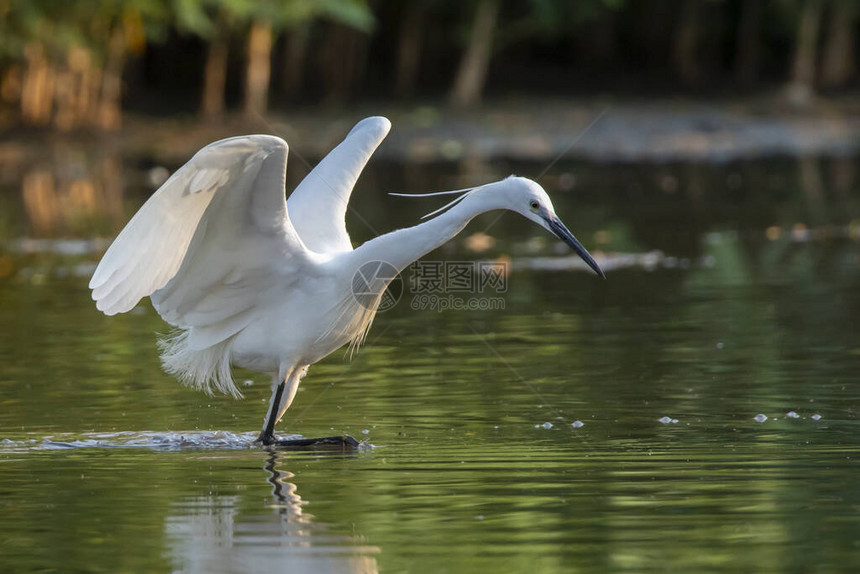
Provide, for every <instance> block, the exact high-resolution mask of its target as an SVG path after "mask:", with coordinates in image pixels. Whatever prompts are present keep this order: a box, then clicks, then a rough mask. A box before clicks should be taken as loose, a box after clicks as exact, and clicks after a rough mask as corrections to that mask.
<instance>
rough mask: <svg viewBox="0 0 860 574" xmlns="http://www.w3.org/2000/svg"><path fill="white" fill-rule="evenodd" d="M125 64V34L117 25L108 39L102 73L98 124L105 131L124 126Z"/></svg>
mask: <svg viewBox="0 0 860 574" xmlns="http://www.w3.org/2000/svg"><path fill="white" fill-rule="evenodd" d="M124 65H125V34H124V32H123V30H122V27H120V26H115V27H114V29H113V31H112V32H111V37H110V40H109V41H108V53H107V60H106V61H105V66H104V72H103V73H102V85H101V93H100V94H99V100H98V111H97V117H96V126H97V127H98V128H100V129H102V130H105V131H114V130H118V129H119V128H120V127H122V70H123V66H124Z"/></svg>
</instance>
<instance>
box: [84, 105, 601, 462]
mask: <svg viewBox="0 0 860 574" xmlns="http://www.w3.org/2000/svg"><path fill="white" fill-rule="evenodd" d="M390 127H391V124H390V122H389V121H388V120H387V119H385V118H382V117H371V118H366V119H364V120H362V121H361V122H359V123H358V124H357V125H356V126H355V127H354V128H353V129H352V130H351V131H350V132H349V134H348V135H347V136H346V138H345V139H344V140H343V142H341V143H340V145H338V146H337V147H336V148H335V149H334V150H332V152H331V153H329V154H328V155H327V156H326V157H325V158H324V159H323V160H322V161H321V162H320V163H319V164H318V165H317V166H316V168H314V169H313V171H311V172H310V174H308V176H307V177H306V178H305V179H304V180H303V181H302V182H301V184H299V186H298V187H296V189H295V190H294V191H293V193H292V194H291V195H290V197H289V200H285V180H286V165H287V150H288V148H287V144H286V142H284V141H283V140H282V139H280V138H278V137H274V136H268V135H249V136H242V137H234V138H229V139H225V140H221V141H217V142H215V143H212V144H210V145H208V146H206V147H204V148H203V149H201V150H200V151H199V152H197V154H195V155H194V157H192V158H191V160H189V161H188V163H186V164H185V165H184V166H182V167H181V168H180V169H179V170H178V171H176V173H174V174H173V175H172V176H171V177H170V178H169V179H168V180H167V181H166V182H165V183H164V185H162V186H161V187H160V188H159V189H158V191H156V192H155V194H153V196H152V197H151V198H149V200H148V201H147V202H146V203H145V204H144V205H143V207H141V208H140V210H139V211H138V212H137V214H135V216H134V217H133V218H132V219H131V221H129V223H128V224H127V225H126V226H125V228H124V229H123V230H122V232H121V233H120V234H119V236H118V237H117V238H116V240H115V241H114V242H113V244H112V245H111V246H110V248H109V249H108V250H107V252H106V253H105V255H104V257H103V258H102V260H101V262H100V263H99V265H98V267H97V268H96V270H95V273H94V274H93V277H92V280H91V281H90V284H89V286H90V289H92V296H93V299H94V300H95V301H96V303H97V307H98V309H99V310H101V311H102V312H104V313H105V314H106V315H114V314H116V313H124V312H126V311H129V310H130V309H132V308H133V307H134V306H135V305H137V303H138V302H139V301H140V300H141V299H142V298H143V297H147V296H148V297H149V298H150V299H151V301H152V304H153V306H154V307H155V309H156V311H158V313H159V314H160V315H161V317H162V318H163V319H164V320H165V321H167V322H168V323H170V324H171V325H173V326H175V327H177V328H178V329H177V330H176V331H175V332H174V334H173V335H171V336H169V337H166V338H163V339H162V340H161V341H159V346H160V347H161V360H162V364H163V366H164V369H165V370H166V371H167V372H168V373H170V374H172V375H174V376H176V377H177V378H178V379H179V380H180V381H182V382H183V383H185V384H186V385H189V386H191V387H194V388H197V389H201V390H204V391H207V392H209V393H211V392H212V391H213V390H218V391H221V392H224V393H227V394H230V395H233V396H234V397H240V396H241V393H240V392H239V390H238V389H237V388H236V385H235V384H234V382H233V379H232V376H231V372H230V367H231V365H235V366H239V367H244V368H247V369H251V370H253V371H257V372H261V373H266V374H269V375H271V377H272V397H271V400H270V403H269V407H268V409H267V414H266V417H265V419H264V422H263V430H262V432H261V433H260V436H259V438H258V441H259V442H261V443H263V444H266V445H268V444H279V445H280V444H283V445H289V444H296V442H295V441H294V442H291V441H278V440H277V439H276V438H275V435H274V428H275V424H276V423H277V422H278V421H279V420H280V419H281V417H282V416H283V414H284V412H285V411H286V410H287V408H288V407H289V406H290V403H292V402H293V398H294V397H295V395H296V390H297V389H298V386H299V381H300V380H301V379H302V377H304V376H305V374H306V373H307V370H308V367H309V366H310V365H312V364H314V363H316V362H317V361H319V360H320V359H322V358H323V357H325V356H326V355H328V354H330V353H331V352H333V351H335V350H336V349H338V348H339V347H341V346H343V345H345V344H347V343H351V344H353V345H358V344H360V343H361V342H362V340H363V339H364V337H365V335H366V334H367V331H368V329H369V328H370V324H371V322H372V321H373V318H374V315H375V313H376V310H377V307H378V304H379V300H380V299H381V297H382V294H383V292H384V290H385V287H386V286H387V280H386V281H378V282H375V284H374V285H373V286H372V288H373V290H374V291H373V293H372V295H373V296H372V297H371V302H370V304H368V303H367V299H366V298H365V300H364V301H362V302H359V301H358V300H357V298H356V297H355V296H354V293H353V291H354V290H353V278H354V277H355V276H356V272H357V271H358V270H359V268H360V267H361V266H362V265H363V264H366V263H368V262H377V261H382V262H387V263H388V264H389V265H390V266H391V267H393V268H394V269H395V270H396V271H397V272H399V271H401V270H403V269H404V268H405V267H406V266H407V265H409V264H410V263H411V262H413V261H415V260H416V259H418V258H419V257H421V256H422V255H424V254H426V253H428V252H429V251H431V250H433V249H435V248H436V247H438V246H439V245H442V244H443V243H445V242H446V241H448V240H449V239H451V238H452V237H454V236H455V235H456V234H457V233H459V232H460V230H462V229H463V228H464V227H465V226H466V224H467V223H468V222H469V221H470V220H471V219H472V218H474V217H475V216H476V215H478V214H480V213H484V212H486V211H490V210H495V209H508V210H511V211H515V212H517V213H519V214H521V215H523V216H524V217H526V218H528V219H530V220H532V221H534V222H535V223H537V224H538V225H540V226H542V227H544V228H546V229H547V230H549V231H550V232H552V233H553V234H555V235H556V236H558V237H559V238H560V239H561V240H562V241H564V242H565V243H567V244H568V245H569V246H570V247H572V248H573V249H574V251H576V252H577V253H578V254H579V255H580V256H581V257H582V258H583V259H584V260H585V261H586V262H587V263H588V265H589V266H590V267H591V268H592V269H593V270H594V271H595V272H597V273H598V274H599V275H600V276H601V277H602V276H603V272H602V271H601V270H600V268H599V267H598V265H597V263H596V262H595V261H594V259H593V258H592V257H591V255H589V254H588V252H587V251H586V249H585V248H584V247H583V246H582V245H581V244H580V243H579V241H577V240H576V238H575V237H574V236H573V234H571V232H570V231H568V229H567V228H566V227H565V226H564V224H563V223H562V222H561V221H560V220H559V218H558V217H557V216H556V214H555V211H554V210H553V206H552V202H551V201H550V199H549V196H547V194H546V192H545V191H544V190H543V189H542V188H541V186H540V185H538V184H537V183H535V182H534V181H531V180H529V179H526V178H522V177H513V176H512V177H508V178H507V179H503V180H501V181H498V182H495V183H490V184H487V185H482V186H479V187H475V188H472V189H469V190H462V191H461V192H445V193H459V195H458V197H457V198H456V199H455V200H454V201H452V202H451V203H450V204H448V205H447V206H445V208H443V209H441V210H437V212H434V213H433V214H431V215H435V216H434V217H432V218H431V219H429V220H428V221H425V222H423V223H421V224H419V225H416V226H414V227H409V228H406V229H398V230H396V231H392V232H391V233H387V234H385V235H381V236H379V237H376V238H374V239H371V240H369V241H367V242H366V243H364V244H362V245H361V246H359V247H357V248H355V249H353V246H352V243H351V242H350V239H349V235H348V234H347V231H346V225H345V221H344V217H345V214H346V208H347V202H348V201H349V196H350V193H351V192H352V188H353V186H354V184H355V182H356V180H357V179H358V176H359V174H360V173H361V171H362V169H363V168H364V166H365V164H366V163H367V161H368V159H369V158H370V155H371V154H372V153H373V151H374V150H375V149H376V148H377V146H378V145H379V144H380V142H382V140H383V138H385V136H386V135H387V134H388V130H389V129H390ZM425 195H426V194H425ZM388 279H390V277H388ZM331 438H332V437H329V438H328V439H310V441H300V442H299V443H300V444H307V443H308V442H313V441H314V440H330V439H331ZM347 439H348V442H351V441H354V439H351V438H349V437H345V438H344V440H347Z"/></svg>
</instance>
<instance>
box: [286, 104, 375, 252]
mask: <svg viewBox="0 0 860 574" xmlns="http://www.w3.org/2000/svg"><path fill="white" fill-rule="evenodd" d="M390 129H391V122H390V121H388V120H387V119H386V118H383V117H378V116H377V117H369V118H365V119H363V120H361V121H360V122H358V123H357V124H355V126H354V127H353V128H352V129H351V130H350V132H349V133H348V134H347V135H346V137H345V138H344V139H343V141H342V142H341V143H340V144H339V145H338V146H337V147H336V148H334V149H333V150H331V152H329V154H328V155H326V156H325V157H324V158H323V159H322V161H320V162H319V163H318V164H317V166H316V167H315V168H314V169H313V170H312V171H311V172H310V173H309V174H308V175H307V176H306V177H305V178H304V179H303V180H302V182H301V183H300V184H299V185H298V186H297V187H296V189H295V190H294V191H293V193H291V194H290V197H289V199H288V200H287V208H288V209H289V211H290V216H291V217H292V221H293V225H295V228H296V231H297V232H298V234H299V237H301V238H302V241H303V242H304V244H305V245H307V247H308V249H310V250H311V251H316V252H317V253H338V252H342V251H351V250H352V243H351V242H350V240H349V234H348V233H347V231H346V222H345V217H346V210H347V206H348V204H349V196H350V194H352V188H353V187H354V186H355V182H356V181H358V177H359V176H360V175H361V171H362V170H363V169H364V166H365V165H367V162H368V160H369V159H370V156H371V155H373V152H374V151H375V150H376V148H377V147H379V144H380V143H382V140H383V139H385V136H386V135H388V131H389V130H390Z"/></svg>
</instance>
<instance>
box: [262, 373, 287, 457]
mask: <svg viewBox="0 0 860 574" xmlns="http://www.w3.org/2000/svg"><path fill="white" fill-rule="evenodd" d="M285 385H286V381H281V384H279V385H278V389H277V390H276V391H275V396H274V397H273V398H272V404H271V405H269V416H268V417H267V418H266V428H264V429H263V431H262V432H261V433H260V436H258V437H257V442H259V443H263V444H264V445H267V446H268V445H270V444H274V443H275V418H276V417H277V416H278V408H280V405H281V397H282V396H283V395H284V386H285Z"/></svg>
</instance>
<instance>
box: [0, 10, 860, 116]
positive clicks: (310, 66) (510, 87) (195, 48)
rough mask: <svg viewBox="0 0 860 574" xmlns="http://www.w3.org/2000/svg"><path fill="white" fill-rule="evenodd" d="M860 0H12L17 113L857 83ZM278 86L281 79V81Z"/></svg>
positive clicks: (8, 58) (0, 51) (6, 71)
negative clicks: (857, 0)
mask: <svg viewBox="0 0 860 574" xmlns="http://www.w3.org/2000/svg"><path fill="white" fill-rule="evenodd" d="M858 15H860V9H858V4H857V2H855V1H854V0H743V1H741V0H648V1H647V2H646V1H642V2H633V1H628V0H577V1H575V2H574V1H570V0H516V1H502V0H467V1H461V2H451V1H441V0H413V1H409V2H402V1H398V0H383V1H378V2H366V1H364V0H284V1H274V0H268V1H255V0H127V1H119V0H78V1H75V2H58V1H54V0H0V110H2V116H0V120H2V122H3V124H0V125H8V124H10V123H23V124H25V125H36V126H53V127H55V128H57V129H60V130H72V129H76V128H83V127H95V128H100V129H104V130H114V129H117V128H119V127H120V123H121V116H122V110H123V109H124V108H125V109H131V110H135V111H138V112H148V113H165V112H167V113H176V112H189V111H195V110H196V111H199V113H200V114H201V115H202V116H203V117H205V118H207V120H209V121H211V120H212V119H213V118H217V117H218V116H221V115H222V114H223V113H224V112H225V111H227V110H228V109H231V108H241V109H242V110H243V111H244V113H245V114H246V115H247V116H248V117H256V116H257V115H258V114H265V113H266V111H267V110H268V109H269V107H270V106H269V101H270V99H271V101H272V102H276V105H277V107H280V108H281V109H282V110H284V109H286V110H290V109H294V108H295V106H296V105H302V104H309V103H320V102H325V103H329V104H342V103H345V102H347V101H349V102H351V103H354V102H355V101H356V100H357V99H363V100H369V99H370V100H380V99H392V98H400V99H406V100H409V99H413V98H417V99H420V100H422V101H426V100H428V99H430V100H436V99H440V98H444V99H446V100H447V101H448V102H449V103H450V104H451V105H452V106H454V107H468V106H473V105H475V104H477V103H478V102H479V101H480V99H481V97H482V94H484V92H486V91H490V92H492V93H495V94H497V95H540V96H544V95H548V94H550V95H554V94H564V95H570V94H580V95H581V94H608V93H609V94H613V95H616V94H619V93H621V94H629V95H633V96H641V95H643V94H652V93H661V94H665V93H669V92H670V93H677V92H679V91H681V92H687V93H699V94H706V95H712V94H713V93H714V92H715V89H716V91H717V92H718V93H722V94H724V95H729V94H731V95H735V94H737V93H738V92H739V91H741V92H742V91H745V90H749V89H761V88H765V89H766V90H772V89H773V88H775V87H780V88H781V87H787V89H786V90H785V91H784V93H785V95H786V96H787V99H788V101H789V102H792V103H794V104H804V103H809V102H810V100H811V97H812V95H813V93H814V92H815V91H816V90H818V89H823V90H838V89H842V88H846V87H851V85H852V82H853V81H854V79H855V78H854V76H855V72H856V64H855V62H856V59H857V28H858V22H860V19H858ZM270 96H271V97H270Z"/></svg>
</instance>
